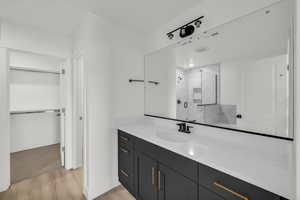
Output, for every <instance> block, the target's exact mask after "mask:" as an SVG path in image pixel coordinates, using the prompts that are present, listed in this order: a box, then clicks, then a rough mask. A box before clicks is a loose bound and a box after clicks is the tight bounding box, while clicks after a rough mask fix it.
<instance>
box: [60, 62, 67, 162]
mask: <svg viewBox="0 0 300 200" xmlns="http://www.w3.org/2000/svg"><path fill="white" fill-rule="evenodd" d="M60 71H61V73H60V94H59V95H60V158H61V165H62V166H63V167H64V166H65V140H66V137H65V133H66V94H67V92H66V90H67V88H66V77H65V69H64V65H61V67H60Z"/></svg>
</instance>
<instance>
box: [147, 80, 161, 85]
mask: <svg viewBox="0 0 300 200" xmlns="http://www.w3.org/2000/svg"><path fill="white" fill-rule="evenodd" d="M148 83H153V84H155V85H158V84H159V82H157V81H148Z"/></svg>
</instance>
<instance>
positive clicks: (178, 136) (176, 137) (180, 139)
mask: <svg viewBox="0 0 300 200" xmlns="http://www.w3.org/2000/svg"><path fill="white" fill-rule="evenodd" d="M184 134H185V133H176V132H172V133H171V132H157V133H156V136H157V137H159V138H160V139H163V140H166V141H168V142H174V143H186V142H188V141H189V137H188V135H184Z"/></svg>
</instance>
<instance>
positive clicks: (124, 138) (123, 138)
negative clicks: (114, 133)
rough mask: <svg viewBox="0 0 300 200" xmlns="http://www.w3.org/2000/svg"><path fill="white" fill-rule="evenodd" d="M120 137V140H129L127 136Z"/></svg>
mask: <svg viewBox="0 0 300 200" xmlns="http://www.w3.org/2000/svg"><path fill="white" fill-rule="evenodd" d="M120 138H121V139H122V140H124V141H126V142H128V141H129V139H128V138H126V137H124V136H120Z"/></svg>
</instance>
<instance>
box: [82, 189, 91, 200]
mask: <svg viewBox="0 0 300 200" xmlns="http://www.w3.org/2000/svg"><path fill="white" fill-rule="evenodd" d="M83 195H84V197H85V199H86V200H92V198H91V195H90V194H89V189H88V188H86V187H85V188H84V189H83Z"/></svg>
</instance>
